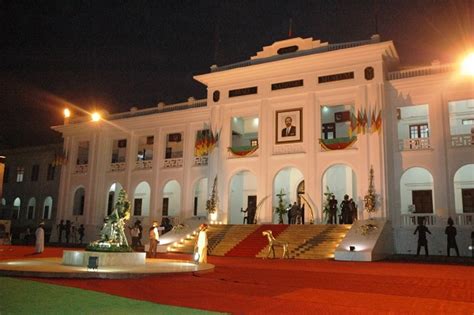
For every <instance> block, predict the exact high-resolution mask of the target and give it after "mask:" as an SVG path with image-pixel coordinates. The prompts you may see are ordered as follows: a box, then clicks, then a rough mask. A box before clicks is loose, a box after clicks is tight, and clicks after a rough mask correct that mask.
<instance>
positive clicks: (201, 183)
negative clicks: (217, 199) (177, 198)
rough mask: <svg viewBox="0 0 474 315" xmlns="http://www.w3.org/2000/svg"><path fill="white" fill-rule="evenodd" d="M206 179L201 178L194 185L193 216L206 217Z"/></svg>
mask: <svg viewBox="0 0 474 315" xmlns="http://www.w3.org/2000/svg"><path fill="white" fill-rule="evenodd" d="M207 183H208V181H207V177H206V178H201V179H200V180H198V181H197V182H196V184H194V199H193V215H194V216H198V215H199V216H206V215H207V212H206V201H207Z"/></svg>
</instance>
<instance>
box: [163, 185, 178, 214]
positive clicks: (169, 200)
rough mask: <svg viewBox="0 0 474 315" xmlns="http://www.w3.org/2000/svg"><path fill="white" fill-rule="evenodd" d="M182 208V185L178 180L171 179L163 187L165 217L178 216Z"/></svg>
mask: <svg viewBox="0 0 474 315" xmlns="http://www.w3.org/2000/svg"><path fill="white" fill-rule="evenodd" d="M180 209H181V186H180V184H179V183H178V181H177V180H170V181H169V182H167V183H166V185H165V186H164V187H163V204H162V213H161V214H162V216H163V217H167V216H169V217H176V216H178V215H179V214H180Z"/></svg>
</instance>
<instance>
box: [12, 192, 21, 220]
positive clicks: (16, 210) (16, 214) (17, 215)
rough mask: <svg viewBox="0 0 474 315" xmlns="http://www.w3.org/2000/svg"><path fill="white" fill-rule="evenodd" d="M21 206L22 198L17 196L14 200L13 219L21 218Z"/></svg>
mask: <svg viewBox="0 0 474 315" xmlns="http://www.w3.org/2000/svg"><path fill="white" fill-rule="evenodd" d="M20 208H21V199H20V198H19V197H16V198H15V199H14V200H13V213H12V219H19V218H20Z"/></svg>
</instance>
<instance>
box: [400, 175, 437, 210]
mask: <svg viewBox="0 0 474 315" xmlns="http://www.w3.org/2000/svg"><path fill="white" fill-rule="evenodd" d="M400 206H401V208H400V212H401V213H402V214H408V213H433V209H434V196H433V176H432V175H431V173H430V172H429V171H428V170H427V169H425V168H422V167H412V168H409V169H407V170H406V171H405V172H403V175H402V177H401V178H400Z"/></svg>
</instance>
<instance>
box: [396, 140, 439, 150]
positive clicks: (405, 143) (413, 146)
mask: <svg viewBox="0 0 474 315" xmlns="http://www.w3.org/2000/svg"><path fill="white" fill-rule="evenodd" d="M398 148H399V150H400V151H416V150H428V149H431V144H430V138H413V139H401V140H398Z"/></svg>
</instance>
